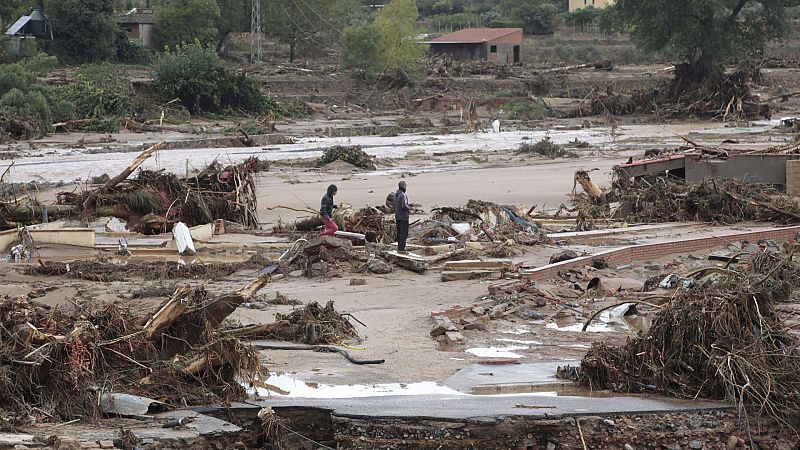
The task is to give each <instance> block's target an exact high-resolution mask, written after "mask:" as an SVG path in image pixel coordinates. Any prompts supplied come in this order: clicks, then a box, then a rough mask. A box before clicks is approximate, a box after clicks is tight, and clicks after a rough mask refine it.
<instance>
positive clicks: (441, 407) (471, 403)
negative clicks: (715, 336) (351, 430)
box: [253, 394, 732, 420]
mask: <svg viewBox="0 0 800 450" xmlns="http://www.w3.org/2000/svg"><path fill="white" fill-rule="evenodd" d="M253 403H254V404H258V405H260V406H265V407H266V406H270V407H272V408H273V409H280V408H302V407H306V408H314V409H322V410H330V411H332V413H333V414H334V415H338V416H349V417H364V418H368V417H373V418H407V419H411V418H428V419H442V420H464V419H481V418H484V419H491V418H497V417H506V416H533V417H541V418H559V417H565V416H585V415H606V414H615V415H616V414H645V413H668V412H681V411H691V410H712V409H727V408H732V406H731V405H729V404H726V403H722V402H709V401H680V400H672V399H663V398H657V397H653V398H648V397H606V398H592V397H574V396H566V397H562V396H555V395H542V394H527V395H500V396H498V395H463V396H462V395H442V394H438V395H418V396H389V397H367V398H338V399H335V398H327V399H318V398H295V397H278V396H276V397H271V398H269V399H266V400H261V401H257V402H253Z"/></svg>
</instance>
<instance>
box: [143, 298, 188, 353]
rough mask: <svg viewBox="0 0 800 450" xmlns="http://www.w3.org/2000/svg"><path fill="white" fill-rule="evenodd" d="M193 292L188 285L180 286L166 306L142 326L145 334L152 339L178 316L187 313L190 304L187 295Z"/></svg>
mask: <svg viewBox="0 0 800 450" xmlns="http://www.w3.org/2000/svg"><path fill="white" fill-rule="evenodd" d="M191 292H192V289H191V288H190V287H188V286H185V287H182V288H178V290H177V291H175V293H174V294H172V297H171V298H170V299H169V300H167V302H166V303H165V304H164V306H162V307H161V309H159V310H158V312H156V313H155V314H154V315H153V316H152V317H151V318H150V320H148V321H147V323H146V324H145V325H144V327H143V328H142V330H143V331H144V336H145V337H146V338H147V339H150V340H152V339H153V338H154V337H155V336H157V335H159V334H160V333H161V332H162V331H164V330H165V329H166V328H167V327H169V326H170V325H172V323H173V322H175V320H176V319H177V318H178V317H180V316H182V315H183V314H184V313H186V311H188V310H189V306H190V305H189V299H188V298H187V296H188V294H189V293H191Z"/></svg>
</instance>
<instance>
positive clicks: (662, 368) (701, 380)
mask: <svg viewBox="0 0 800 450" xmlns="http://www.w3.org/2000/svg"><path fill="white" fill-rule="evenodd" d="M793 253H794V249H793V250H792V251H791V252H790V253H788V254H775V253H766V252H764V253H756V254H755V255H753V256H752V258H751V259H750V261H749V263H748V264H747V265H744V264H742V265H741V266H740V267H737V268H733V267H729V268H726V269H721V268H713V269H708V270H706V271H704V272H703V273H702V274H700V275H698V276H696V277H695V278H700V279H702V278H703V276H709V275H713V278H710V279H709V280H708V281H706V282H704V283H702V284H698V285H697V286H695V287H692V288H690V289H688V290H683V291H679V292H678V293H677V295H675V296H671V297H667V298H666V299H667V300H668V301H667V303H665V304H664V305H662V307H661V308H660V309H659V311H658V312H657V313H656V315H655V317H654V318H653V321H652V326H651V327H650V329H649V331H648V332H647V333H644V334H640V335H638V336H636V337H634V338H632V339H630V340H629V341H628V343H627V344H626V345H624V346H623V347H610V346H606V345H604V344H594V345H593V347H592V348H591V350H590V351H589V353H588V354H587V355H586V357H585V358H584V360H583V362H582V364H581V369H580V375H579V378H580V381H582V382H583V383H586V384H589V385H590V386H592V388H596V389H615V390H621V391H629V392H642V391H658V392H662V393H666V394H670V395H674V396H678V397H686V398H696V397H698V396H699V397H705V398H713V399H727V400H730V401H734V402H736V403H738V404H739V405H743V406H748V407H753V408H755V409H758V410H759V412H761V413H766V414H769V415H771V416H773V417H775V418H776V419H778V420H780V421H782V422H784V423H788V422H790V421H793V420H794V419H797V418H798V417H800V376H798V374H800V359H798V357H800V354H799V353H798V350H797V342H796V340H795V339H794V338H793V337H792V336H791V335H789V334H788V333H787V331H786V328H785V327H784V326H783V322H782V319H781V317H779V315H778V314H777V313H776V306H777V304H778V303H780V302H786V301H788V300H789V299H791V298H792V296H793V293H794V282H795V280H796V279H797V276H798V275H800V266H798V264H797V263H796V262H795V261H794V260H793Z"/></svg>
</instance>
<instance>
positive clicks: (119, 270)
mask: <svg viewBox="0 0 800 450" xmlns="http://www.w3.org/2000/svg"><path fill="white" fill-rule="evenodd" d="M271 263H272V261H269V260H268V259H266V258H265V257H264V256H262V255H253V256H251V257H250V258H249V259H248V260H247V261H242V262H233V263H194V264H180V263H178V262H175V261H162V262H156V261H144V262H137V263H125V264H114V263H110V262H100V261H74V262H70V263H63V262H55V261H48V262H45V261H42V260H39V264H38V265H31V266H26V267H25V269H24V273H25V274H27V275H45V276H53V275H66V276H68V277H70V278H77V279H80V280H89V281H98V282H109V281H126V280H130V279H131V277H140V278H145V279H148V280H173V279H179V278H187V279H203V280H217V279H221V278H224V277H227V276H229V275H231V274H234V273H236V272H238V271H240V270H247V269H261V268H263V267H265V266H268V265H270V264H271Z"/></svg>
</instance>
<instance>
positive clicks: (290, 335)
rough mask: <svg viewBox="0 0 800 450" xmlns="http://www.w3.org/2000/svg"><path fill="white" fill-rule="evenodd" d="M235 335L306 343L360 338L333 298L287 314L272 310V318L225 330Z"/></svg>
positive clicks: (337, 342) (326, 342)
mask: <svg viewBox="0 0 800 450" xmlns="http://www.w3.org/2000/svg"><path fill="white" fill-rule="evenodd" d="M225 334H228V335H235V336H249V337H263V338H267V339H277V340H281V341H288V342H300V343H303V344H308V345H318V344H339V343H341V342H342V341H344V340H346V339H357V340H359V341H360V338H359V336H358V332H357V331H356V329H355V327H353V325H352V324H351V323H350V322H349V321H348V320H347V318H345V317H344V316H343V315H341V314H339V312H338V311H336V308H335V307H334V305H333V301H329V302H328V303H327V304H326V305H325V306H324V307H323V306H322V305H320V304H319V303H317V302H311V303H309V304H308V305H306V306H304V307H302V308H298V309H295V310H294V311H292V312H291V313H289V314H281V313H277V314H275V322H273V323H269V324H265V325H250V326H246V327H240V328H233V329H230V330H226V331H225Z"/></svg>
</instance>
